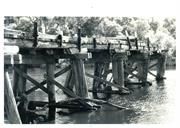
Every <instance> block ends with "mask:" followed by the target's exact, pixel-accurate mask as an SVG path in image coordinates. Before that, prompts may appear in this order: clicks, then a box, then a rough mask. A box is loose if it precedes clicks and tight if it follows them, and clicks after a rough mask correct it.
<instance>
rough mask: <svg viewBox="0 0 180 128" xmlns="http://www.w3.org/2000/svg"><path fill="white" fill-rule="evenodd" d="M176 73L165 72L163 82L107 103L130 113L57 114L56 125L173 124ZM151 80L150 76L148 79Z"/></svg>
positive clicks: (114, 96)
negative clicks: (120, 106) (119, 106)
mask: <svg viewBox="0 0 180 128" xmlns="http://www.w3.org/2000/svg"><path fill="white" fill-rule="evenodd" d="M174 76H175V71H174V70H168V71H166V78H167V79H166V80H164V81H162V82H159V83H157V82H156V81H153V85H152V86H150V87H144V88H141V89H137V90H134V92H133V93H132V94H130V95H126V96H119V95H113V97H112V98H111V99H110V100H109V101H110V102H113V103H115V104H118V105H122V106H125V107H128V108H130V110H110V109H108V108H107V109H104V110H101V111H100V110H97V111H92V112H82V113H75V114H72V115H70V116H61V115H57V119H56V123H77V124H79V123H83V124H87V123H88V124H89V123H93V124H102V123H103V124H104V123H108V124H112V123H114V124H124V123H172V122H173V121H174V118H175V117H174V114H175V112H174V107H175V85H176V80H175V77H174ZM149 79H151V80H153V79H154V78H153V77H149Z"/></svg>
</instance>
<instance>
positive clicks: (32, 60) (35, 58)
mask: <svg viewBox="0 0 180 128" xmlns="http://www.w3.org/2000/svg"><path fill="white" fill-rule="evenodd" d="M19 57H20V56H19V55H14V56H13V60H14V59H15V58H19ZM88 57H89V55H88V54H87V53H75V54H59V55H22V57H21V58H19V59H17V60H14V61H13V62H14V64H46V63H49V64H50V63H52V61H54V60H55V59H74V58H79V59H85V58H88ZM4 63H5V64H12V63H11V55H4Z"/></svg>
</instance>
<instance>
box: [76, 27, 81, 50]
mask: <svg viewBox="0 0 180 128" xmlns="http://www.w3.org/2000/svg"><path fill="white" fill-rule="evenodd" d="M77 46H78V49H79V52H81V29H80V28H78V40H77Z"/></svg>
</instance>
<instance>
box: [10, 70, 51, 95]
mask: <svg viewBox="0 0 180 128" xmlns="http://www.w3.org/2000/svg"><path fill="white" fill-rule="evenodd" d="M13 69H14V70H15V71H16V72H17V73H18V74H19V75H20V76H23V77H24V78H26V79H27V80H29V81H30V82H31V83H33V84H34V85H35V86H37V87H38V88H40V89H41V90H43V91H44V92H46V93H47V94H48V93H51V92H49V91H48V90H47V88H45V87H44V86H42V85H41V84H40V83H38V82H37V81H36V80H34V79H33V78H31V77H30V76H29V75H27V74H26V73H23V72H21V71H20V70H19V69H18V68H16V67H13Z"/></svg>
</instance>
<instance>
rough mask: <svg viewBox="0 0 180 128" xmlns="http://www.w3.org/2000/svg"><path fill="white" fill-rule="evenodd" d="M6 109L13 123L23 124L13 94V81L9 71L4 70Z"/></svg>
mask: <svg viewBox="0 0 180 128" xmlns="http://www.w3.org/2000/svg"><path fill="white" fill-rule="evenodd" d="M4 109H5V113H6V115H7V118H8V121H9V122H10V123H12V124H21V123H22V122H21V119H20V116H19V112H18V109H17V105H16V101H15V97H14V94H13V90H12V86H11V81H10V78H9V74H8V72H7V71H6V70H5V72H4Z"/></svg>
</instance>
